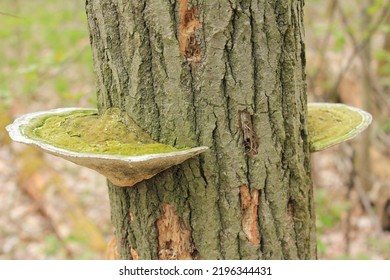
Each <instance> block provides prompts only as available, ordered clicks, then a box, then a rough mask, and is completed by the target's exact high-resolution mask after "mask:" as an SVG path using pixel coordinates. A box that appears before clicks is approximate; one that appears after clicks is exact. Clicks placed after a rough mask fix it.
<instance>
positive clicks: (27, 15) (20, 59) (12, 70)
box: [0, 0, 96, 112]
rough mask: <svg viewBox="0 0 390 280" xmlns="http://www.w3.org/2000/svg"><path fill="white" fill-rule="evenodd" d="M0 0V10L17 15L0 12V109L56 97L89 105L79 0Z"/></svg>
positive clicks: (89, 79)
mask: <svg viewBox="0 0 390 280" xmlns="http://www.w3.org/2000/svg"><path fill="white" fill-rule="evenodd" d="M3 2H5V3H1V4H0V11H1V12H3V13H6V14H12V15H15V16H17V17H12V16H7V15H0V20H1V25H0V37H1V38H2V39H1V43H0V46H1V49H2V51H1V52H0V61H1V62H0V71H1V73H2V75H0V104H1V106H0V110H1V111H2V112H4V111H5V110H7V109H8V108H10V107H11V106H12V105H13V104H12V102H14V104H17V105H27V104H30V102H34V101H35V102H39V101H40V100H42V101H43V104H45V103H46V102H45V101H46V100H54V101H56V100H57V99H58V101H57V103H59V105H66V106H76V105H78V103H79V102H83V104H84V105H87V104H91V105H94V104H95V99H96V98H95V93H94V92H93V91H94V87H93V85H94V82H93V75H92V72H93V71H92V70H93V69H92V55H91V49H90V46H89V35H88V28H87V20H86V15H85V9H84V2H83V1H79V0H71V1H59V0H55V1H43V0H34V1H20V0H19V1H18V0H16V1H3ZM61 99H62V100H61ZM53 103H56V102H53ZM60 103H61V104H60Z"/></svg>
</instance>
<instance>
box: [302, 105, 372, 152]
mask: <svg viewBox="0 0 390 280" xmlns="http://www.w3.org/2000/svg"><path fill="white" fill-rule="evenodd" d="M371 121H372V117H371V115H370V114H369V113H367V112H366V111H363V110H361V109H358V108H355V107H351V106H347V105H345V104H341V103H309V104H308V132H309V140H310V143H309V144H310V151H311V152H317V151H321V150H324V149H327V148H329V147H331V146H334V145H336V144H339V143H341V142H344V141H347V140H349V139H351V138H353V137H355V136H356V135H357V134H359V133H360V132H362V131H363V130H365V129H366V128H367V127H368V126H369V125H370V123H371Z"/></svg>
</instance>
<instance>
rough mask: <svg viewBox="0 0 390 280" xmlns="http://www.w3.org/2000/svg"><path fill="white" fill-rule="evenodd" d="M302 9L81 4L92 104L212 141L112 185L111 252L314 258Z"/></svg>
mask: <svg viewBox="0 0 390 280" xmlns="http://www.w3.org/2000/svg"><path fill="white" fill-rule="evenodd" d="M303 4H304V3H303V1H299V0H291V1H280V0H271V1H264V0H259V1H245V0H241V1H240V0H219V1H189V0H180V1H179V0H154V1H146V0H137V1H136V0H129V1H120V0H86V11H87V16H88V23H89V30H90V34H91V36H90V39H91V46H92V50H93V60H94V69H95V74H96V78H97V96H98V109H99V112H104V111H105V110H106V109H107V108H110V107H119V108H121V109H122V110H123V111H126V112H127V113H128V115H129V116H130V117H132V118H133V119H134V120H135V121H136V123H137V124H138V125H139V126H141V127H142V128H143V129H144V130H145V131H147V132H148V133H149V134H150V135H151V136H152V138H153V139H155V140H156V141H159V142H161V143H164V144H169V145H173V146H175V147H179V148H182V147H195V146H203V145H205V146H208V147H210V150H209V151H207V152H206V153H204V154H202V155H200V156H198V157H197V158H194V159H191V160H187V161H186V162H184V163H183V164H181V165H179V166H175V167H173V168H171V169H169V170H167V171H165V172H163V173H160V174H158V175H157V176H155V177H153V178H152V179H150V180H146V181H143V182H141V183H139V184H137V185H135V186H133V187H131V188H121V187H116V186H113V185H112V184H111V183H110V182H108V189H109V195H110V203H111V208H112V210H111V211H112V223H113V226H114V228H115V235H116V242H117V249H118V253H119V256H120V258H122V259H138V258H139V259H314V258H316V240H315V216H314V207H313V190H312V182H311V177H310V153H309V146H308V134H307V128H306V115H307V109H306V103H307V101H306V83H305V72H304V68H305V48H304V29H303Z"/></svg>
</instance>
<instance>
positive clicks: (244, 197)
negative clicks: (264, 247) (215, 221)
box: [240, 185, 260, 245]
mask: <svg viewBox="0 0 390 280" xmlns="http://www.w3.org/2000/svg"><path fill="white" fill-rule="evenodd" d="M240 198H241V213H242V220H241V225H242V230H243V231H244V233H245V236H246V238H247V239H248V241H249V242H250V243H252V244H253V245H259V244H260V237H259V228H258V222H257V208H258V205H259V190H256V189H252V190H249V187H248V186H247V185H242V186H240Z"/></svg>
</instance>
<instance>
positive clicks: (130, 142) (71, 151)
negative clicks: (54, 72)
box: [7, 108, 208, 187]
mask: <svg viewBox="0 0 390 280" xmlns="http://www.w3.org/2000/svg"><path fill="white" fill-rule="evenodd" d="M7 131H8V133H9V135H10V137H11V138H12V140H14V141H16V142H21V143H25V144H30V145H34V146H37V147H38V148H40V149H42V150H44V151H45V152H48V153H50V154H53V155H56V156H59V157H62V158H64V159H66V160H69V161H71V162H73V163H76V164H78V165H81V166H85V167H88V168H91V169H93V170H95V171H97V172H99V173H101V174H103V175H104V176H105V177H106V178H107V179H108V180H110V181H111V182H112V183H113V184H114V185H116V186H121V187H131V186H133V185H135V184H136V183H138V182H141V181H143V180H146V179H149V178H151V177H153V176H155V175H156V174H158V173H160V172H161V171H164V170H166V169H168V168H170V167H172V166H174V165H178V164H180V163H182V162H184V161H185V160H187V159H189V158H191V157H194V156H196V155H198V154H200V153H202V152H204V151H206V150H207V149H208V147H205V146H202V147H196V148H185V149H177V148H174V147H172V146H169V145H164V144H161V143H157V142H155V141H153V140H152V139H151V137H150V136H149V135H148V134H147V133H145V132H144V131H142V129H141V128H140V127H138V126H137V125H136V124H135V122H134V121H133V120H132V119H131V118H130V117H128V116H127V114H125V113H122V112H121V111H120V110H119V109H118V108H111V109H109V110H107V111H106V112H105V113H104V114H103V115H102V116H98V114H97V110H96V109H80V108H59V109H54V110H49V111H42V112H35V113H30V114H26V115H23V116H21V117H19V118H17V119H16V120H15V121H14V122H13V123H12V124H10V125H8V126H7Z"/></svg>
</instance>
